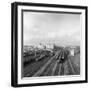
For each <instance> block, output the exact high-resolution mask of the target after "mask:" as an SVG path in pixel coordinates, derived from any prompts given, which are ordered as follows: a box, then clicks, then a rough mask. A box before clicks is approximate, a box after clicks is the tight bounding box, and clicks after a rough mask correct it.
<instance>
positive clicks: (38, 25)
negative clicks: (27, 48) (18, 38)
mask: <svg viewBox="0 0 90 90" xmlns="http://www.w3.org/2000/svg"><path fill="white" fill-rule="evenodd" d="M80 24H81V23H80V14H66V13H43V12H24V13H23V36H24V39H23V40H24V41H23V42H24V45H37V44H39V43H44V44H46V43H53V44H57V45H79V44H80V30H81V27H80V26H81V25H80Z"/></svg>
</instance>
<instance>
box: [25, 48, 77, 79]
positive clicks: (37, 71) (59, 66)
mask: <svg viewBox="0 0 90 90" xmlns="http://www.w3.org/2000/svg"><path fill="white" fill-rule="evenodd" d="M63 53H64V51H63V50H60V51H57V52H56V53H55V55H54V56H52V57H48V58H47V57H45V58H44V59H43V60H40V61H39V60H38V61H37V62H34V63H32V65H30V66H28V67H27V68H25V69H24V77H30V76H31V77H38V76H54V75H56V76H60V75H75V74H76V71H75V68H74V66H73V64H72V62H71V60H70V58H66V60H64V62H62V63H61V62H60V61H61V57H62V54H63ZM43 56H44V55H43ZM43 56H42V57H43ZM39 58H40V57H39ZM39 58H38V59H39ZM40 59H42V58H40Z"/></svg>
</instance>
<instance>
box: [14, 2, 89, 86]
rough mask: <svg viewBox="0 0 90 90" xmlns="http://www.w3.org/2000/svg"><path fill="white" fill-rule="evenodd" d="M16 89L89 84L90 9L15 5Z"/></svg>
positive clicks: (31, 4)
mask: <svg viewBox="0 0 90 90" xmlns="http://www.w3.org/2000/svg"><path fill="white" fill-rule="evenodd" d="M12 22H13V25H12V30H13V35H12V39H13V40H12V41H13V43H12V48H13V51H12V52H13V54H12V55H13V56H12V57H13V58H12V86H37V85H53V84H69V83H83V82H87V7H85V6H69V5H55V4H35V3H13V4H12Z"/></svg>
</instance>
